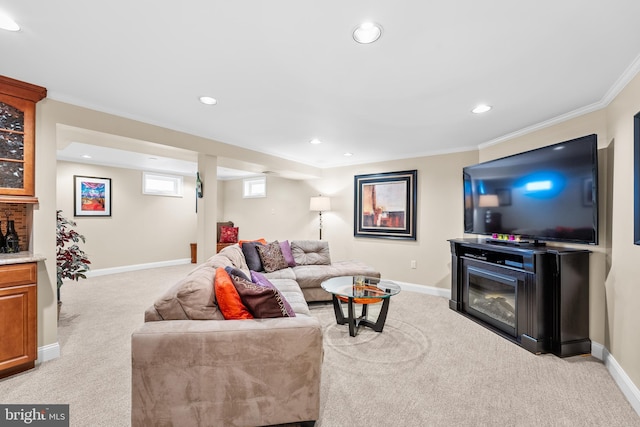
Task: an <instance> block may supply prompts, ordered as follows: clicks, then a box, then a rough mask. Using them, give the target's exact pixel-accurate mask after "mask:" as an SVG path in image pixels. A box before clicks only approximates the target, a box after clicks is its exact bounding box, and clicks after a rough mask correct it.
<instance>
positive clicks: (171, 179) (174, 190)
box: [142, 172, 183, 197]
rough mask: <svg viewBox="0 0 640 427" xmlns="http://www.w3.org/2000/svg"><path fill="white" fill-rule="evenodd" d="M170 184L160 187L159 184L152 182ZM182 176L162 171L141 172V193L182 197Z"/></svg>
mask: <svg viewBox="0 0 640 427" xmlns="http://www.w3.org/2000/svg"><path fill="white" fill-rule="evenodd" d="M154 182H155V183H156V184H162V183H163V182H164V183H166V184H171V185H170V186H167V187H166V188H160V187H162V186H161V185H156V186H155V188H154V184H153V183H154ZM182 187H183V178H182V176H180V175H168V174H164V173H155V172H142V194H146V195H149V196H169V197H182Z"/></svg>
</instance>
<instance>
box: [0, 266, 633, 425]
mask: <svg viewBox="0 0 640 427" xmlns="http://www.w3.org/2000/svg"><path fill="white" fill-rule="evenodd" d="M192 268H193V266H192V265H183V266H176V267H166V268H161V269H155V270H145V271H138V272H132V273H122V274H115V275H111V276H101V277H95V278H90V279H88V280H85V281H82V282H79V283H75V282H72V283H66V284H65V285H64V286H63V288H62V298H63V301H64V304H63V307H62V311H61V317H60V325H59V343H60V346H61V353H62V356H61V357H60V358H59V359H56V360H52V361H49V362H46V363H43V364H40V365H38V366H37V367H36V368H35V369H33V370H31V371H28V372H26V373H23V374H19V375H16V376H13V377H10V378H7V379H4V380H0V403H43V404H47V403H49V404H51V403H68V404H70V412H71V425H72V426H108V427H111V426H128V425H129V416H130V335H131V332H132V331H133V330H134V329H135V328H137V327H138V326H139V325H140V324H141V322H142V319H143V312H144V310H145V308H147V307H148V306H149V305H151V304H152V302H153V301H154V299H155V298H157V297H158V296H159V295H160V294H162V293H163V292H164V291H165V290H166V289H167V288H169V287H170V286H171V285H173V284H174V283H175V282H176V281H177V280H179V279H180V278H181V277H183V276H184V274H186V273H187V272H188V271H190V270H191V269H192ZM311 311H312V313H313V315H314V316H316V317H317V318H318V319H320V321H321V322H322V325H323V328H324V338H325V339H324V345H325V359H324V364H323V373H322V395H321V398H322V401H321V417H320V420H319V421H318V423H317V424H316V425H317V426H318V427H343V426H356V427H357V426H363V427H364V426H367V427H370V426H451V425H457V426H495V425H504V426H575V425H589V426H620V427H622V426H624V427H628V426H640V417H639V416H638V414H636V413H635V412H634V411H633V409H632V407H631V405H630V404H629V403H628V402H627V401H626V400H625V398H624V396H623V395H622V392H621V391H620V390H619V389H618V387H617V386H616V385H615V383H614V382H613V380H612V379H611V377H610V376H609V374H608V372H607V371H606V369H605V367H604V366H603V365H602V363H600V362H599V361H597V360H596V359H594V358H592V357H590V356H586V357H585V356H579V357H572V358H566V359H560V358H557V357H555V356H553V355H538V356H536V355H533V354H531V353H529V352H527V351H525V350H523V349H521V348H519V347H518V346H516V345H514V344H512V343H510V342H508V341H506V340H504V339H503V338H501V337H499V336H497V335H495V334H493V333H492V332H490V331H488V330H486V329H484V328H482V327H481V326H479V325H477V324H475V323H474V322H471V321H469V320H468V319H466V318H464V317H462V316H460V315H459V314H457V313H455V312H453V311H451V310H450V309H449V308H448V302H447V300H446V299H445V298H438V297H432V296H427V295H422V294H416V293H411V292H401V293H400V294H399V295H397V296H394V297H393V299H392V301H391V306H390V311H389V317H388V319H387V324H386V325H385V329H384V331H383V332H382V333H376V332H373V331H372V330H370V329H368V328H364V329H361V330H360V333H359V334H358V336H356V337H350V336H349V333H348V328H347V326H346V325H344V326H341V325H337V324H336V323H335V317H334V313H333V308H332V306H331V305H330V304H312V305H311ZM374 311H375V310H374ZM373 314H374V316H375V313H373ZM211 425H212V426H213V425H215V423H213V424H211Z"/></svg>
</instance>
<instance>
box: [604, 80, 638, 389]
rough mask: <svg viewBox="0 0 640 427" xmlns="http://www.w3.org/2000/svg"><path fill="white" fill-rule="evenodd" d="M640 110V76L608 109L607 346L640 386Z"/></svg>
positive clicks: (605, 342)
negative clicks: (637, 164)
mask: <svg viewBox="0 0 640 427" xmlns="http://www.w3.org/2000/svg"><path fill="white" fill-rule="evenodd" d="M639 111H640V75H638V76H636V77H635V78H634V79H633V80H632V82H631V83H630V84H629V85H628V86H627V87H626V88H625V89H624V90H623V92H622V93H621V94H620V95H619V96H618V97H617V98H616V99H615V100H614V101H613V102H612V103H611V104H610V106H609V108H607V121H608V135H609V137H610V139H611V141H614V156H613V157H614V159H613V173H612V174H611V177H612V182H611V188H612V193H613V194H612V198H611V199H612V209H611V211H612V213H611V234H612V238H611V269H610V270H609V271H608V272H607V275H606V282H605V288H606V317H605V341H604V344H605V346H606V347H607V348H608V349H609V351H610V352H611V354H612V355H613V356H614V357H615V359H616V361H617V362H618V363H619V364H620V365H621V366H622V368H623V369H624V371H625V372H626V373H627V375H629V377H630V378H631V380H632V381H633V383H634V384H635V385H636V387H639V388H640V333H638V325H640V310H638V302H639V301H640V280H638V271H640V246H636V245H634V244H633V231H634V229H633V199H634V194H633V153H634V151H633V116H634V115H635V114H637V113H638V112H639Z"/></svg>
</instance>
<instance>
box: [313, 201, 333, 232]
mask: <svg viewBox="0 0 640 427" xmlns="http://www.w3.org/2000/svg"><path fill="white" fill-rule="evenodd" d="M309 210H310V211H312V212H318V215H319V216H320V226H319V229H320V240H322V211H329V210H331V199H330V198H328V197H326V196H317V197H312V198H311V199H310V200H309Z"/></svg>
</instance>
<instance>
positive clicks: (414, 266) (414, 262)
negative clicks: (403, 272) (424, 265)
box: [411, 259, 418, 268]
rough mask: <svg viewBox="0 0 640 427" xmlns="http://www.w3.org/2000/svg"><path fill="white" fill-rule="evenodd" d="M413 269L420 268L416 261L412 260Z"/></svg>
mask: <svg viewBox="0 0 640 427" xmlns="http://www.w3.org/2000/svg"><path fill="white" fill-rule="evenodd" d="M411 268H418V266H417V264H416V260H415V259H412V260H411Z"/></svg>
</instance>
